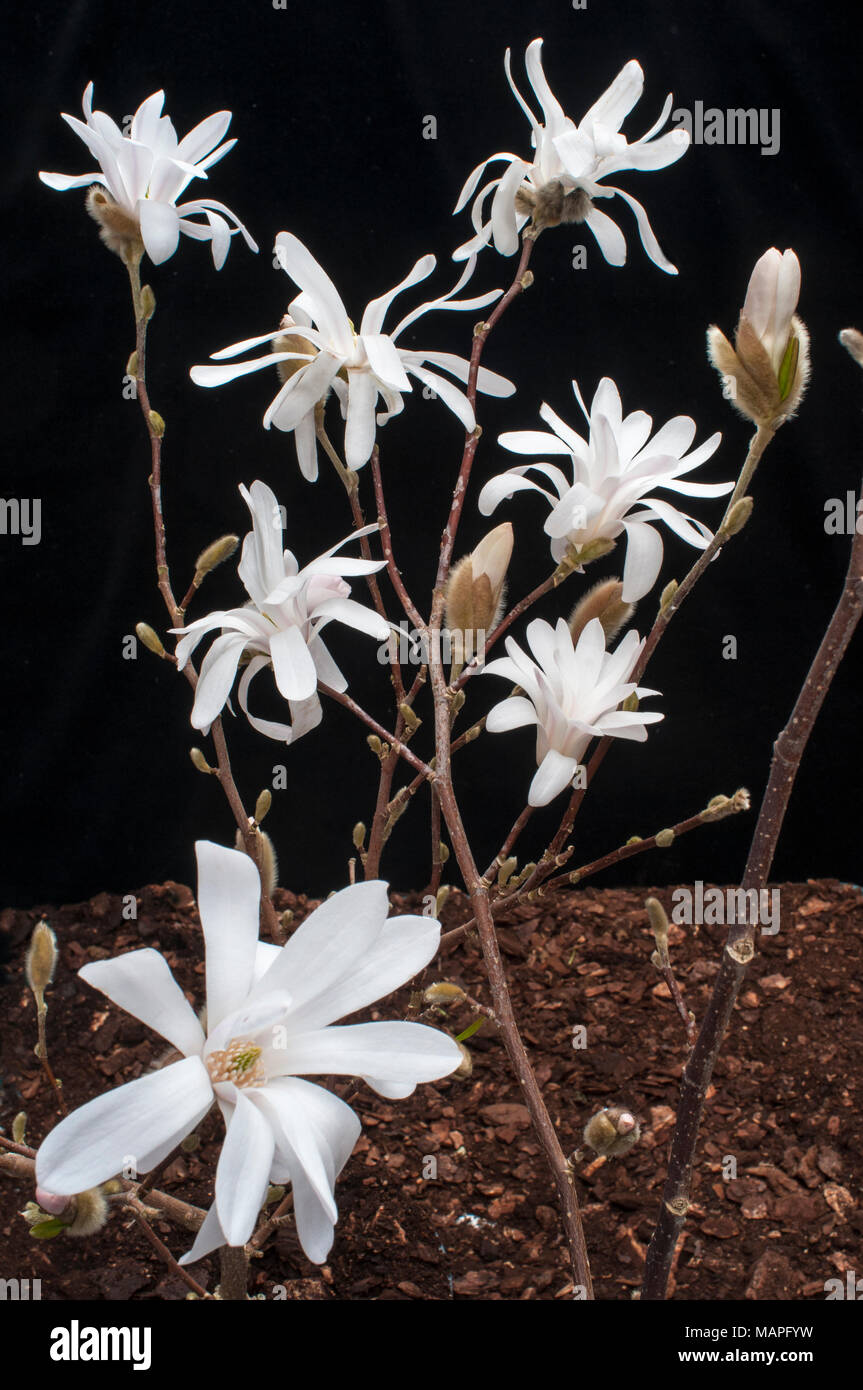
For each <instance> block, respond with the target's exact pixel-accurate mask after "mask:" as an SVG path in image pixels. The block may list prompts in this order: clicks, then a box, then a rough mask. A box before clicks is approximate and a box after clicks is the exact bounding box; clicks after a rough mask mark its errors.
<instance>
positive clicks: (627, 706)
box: [620, 690, 638, 714]
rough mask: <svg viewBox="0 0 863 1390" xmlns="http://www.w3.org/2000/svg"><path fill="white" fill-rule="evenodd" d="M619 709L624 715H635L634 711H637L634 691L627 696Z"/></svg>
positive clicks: (636, 698)
mask: <svg viewBox="0 0 863 1390" xmlns="http://www.w3.org/2000/svg"><path fill="white" fill-rule="evenodd" d="M620 708H621V709H622V710H623V711H624V712H625V713H626V714H634V713H635V711H636V710H637V709H638V696H637V695H636V693H635V691H634V690H633V691H632V693H631V694H630V695H627V697H626V699H625V700H624V702H623V704H622V705H621V706H620Z"/></svg>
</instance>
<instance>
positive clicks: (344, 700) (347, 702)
mask: <svg viewBox="0 0 863 1390" xmlns="http://www.w3.org/2000/svg"><path fill="white" fill-rule="evenodd" d="M318 690H320V691H321V693H322V694H324V695H328V696H329V697H330V699H331V700H335V701H336V703H337V704H339V705H344V707H345V709H348V710H350V712H351V714H355V715H356V716H357V718H358V719H361V720H362V722H363V723H364V724H366V725H367V726H368V728H370V729H371V730H372V731H373V732H374V733H376V734H377V736H378V738H379V739H380V740H381V741H382V742H383V743H388V744H389V746H390V748H393V749H395V751H396V752H397V753H398V755H399V757H400V758H404V760H405V762H408V763H410V765H411V767H412V768H415V769H416V770H417V771H418V772H421V773H422V775H423V777H425V778H431V777H432V776H433V775H434V774H433V773H432V770H431V768H430V767H429V766H428V763H424V762H423V760H422V758H418V757H417V755H416V753H412V752H411V750H410V749H409V748H408V746H407V744H405V743H402V742H401V740H400V739H398V738H396V736H395V734H391V733H390V732H389V730H388V729H385V728H384V726H383V724H379V723H378V721H377V720H376V719H373V718H372V716H371V715H370V714H367V713H366V711H365V710H364V709H363V707H362V705H358V704H357V702H356V700H352V699H351V697H350V695H345V694H344V693H343V691H341V690H331V689H330V687H329V686H328V685H324V684H323V683H322V682H319V683H318Z"/></svg>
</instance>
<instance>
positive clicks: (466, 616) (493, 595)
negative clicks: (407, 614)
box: [446, 521, 513, 661]
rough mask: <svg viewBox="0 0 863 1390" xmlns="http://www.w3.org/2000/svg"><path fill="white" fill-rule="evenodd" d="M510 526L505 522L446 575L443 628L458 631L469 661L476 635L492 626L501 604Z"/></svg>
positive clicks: (462, 656) (463, 657) (463, 656)
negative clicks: (448, 576)
mask: <svg viewBox="0 0 863 1390" xmlns="http://www.w3.org/2000/svg"><path fill="white" fill-rule="evenodd" d="M512 544H513V534H512V526H511V524H510V523H509V522H508V521H505V522H504V523H503V525H501V526H495V528H494V530H493V531H489V533H488V535H487V536H486V537H485V538H484V539H483V540H481V541H480V543H479V545H478V546H477V547H476V549H475V550H474V551H473V552H472V553H471V554H470V555H466V556H465V557H464V559H462V560H459V562H458V564H457V565H456V566H455V569H454V570H453V572H452V574H451V575H450V578H449V584H448V585H447V595H446V620H447V627H448V628H449V629H450V631H451V632H452V633H453V634H456V633H457V634H459V635H460V637H461V640H462V643H463V653H462V652H460V653H459V659H461V660H464V661H469V660H470V658H471V657H472V656H473V655H474V653H475V652H476V650H477V642H478V640H480V638H479V634H482V635H483V636H484V635H485V633H486V632H488V631H489V629H490V628H493V627H494V625H495V623H496V621H497V619H498V617H499V615H500V611H501V608H502V606H503V600H504V594H505V591H506V572H507V570H508V568H509V562H510V559H511V558H512Z"/></svg>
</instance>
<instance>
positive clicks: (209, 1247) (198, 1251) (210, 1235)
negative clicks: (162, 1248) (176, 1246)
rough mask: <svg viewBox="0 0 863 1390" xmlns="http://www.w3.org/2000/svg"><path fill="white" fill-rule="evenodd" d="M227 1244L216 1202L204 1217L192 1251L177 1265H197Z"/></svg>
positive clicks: (181, 1258)
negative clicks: (199, 1261)
mask: <svg viewBox="0 0 863 1390" xmlns="http://www.w3.org/2000/svg"><path fill="white" fill-rule="evenodd" d="M225 1243H226V1242H225V1233H224V1231H223V1230H222V1227H221V1225H220V1224H219V1216H218V1212H217V1211H216V1203H215V1202H214V1203H213V1205H212V1206H211V1207H210V1210H209V1211H208V1212H207V1215H206V1216H205V1217H204V1221H203V1224H202V1226H201V1229H200V1230H199V1231H198V1234H197V1235H196V1236H195V1241H194V1244H193V1245H192V1248H191V1250H187V1251H186V1254H185V1255H181V1256H180V1258H179V1260H178V1261H177V1263H178V1264H181V1265H193V1264H196V1263H197V1261H198V1260H203V1258H204V1256H205V1255H210V1254H212V1252H213V1251H214V1250H218V1249H219V1246H221V1245H224V1244H225Z"/></svg>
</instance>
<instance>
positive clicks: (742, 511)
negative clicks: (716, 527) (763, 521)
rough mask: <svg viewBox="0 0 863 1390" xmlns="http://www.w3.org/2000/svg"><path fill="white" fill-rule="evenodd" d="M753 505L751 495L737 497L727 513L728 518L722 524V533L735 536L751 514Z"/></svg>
mask: <svg viewBox="0 0 863 1390" xmlns="http://www.w3.org/2000/svg"><path fill="white" fill-rule="evenodd" d="M753 506H754V502H753V499H752V498H751V497H740V498H738V500H737V501H736V502H735V503H734V506H733V507H732V508H731V510H730V512H729V513H728V519H727V520H726V521H725V522H724V524H723V526H722V533H723V535H725V536H736V535H737V533H738V531H742V530H743V528H744V526H745V525H746V523H747V521H748V520H749V518H750V517H751V515H752V508H753Z"/></svg>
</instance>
